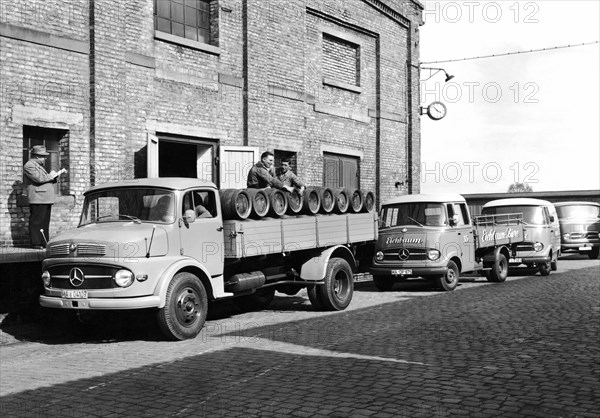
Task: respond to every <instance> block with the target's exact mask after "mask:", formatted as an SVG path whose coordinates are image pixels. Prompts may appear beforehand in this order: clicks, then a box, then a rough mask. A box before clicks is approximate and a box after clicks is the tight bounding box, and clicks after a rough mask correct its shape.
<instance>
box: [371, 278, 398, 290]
mask: <svg viewBox="0 0 600 418" xmlns="http://www.w3.org/2000/svg"><path fill="white" fill-rule="evenodd" d="M373 283H374V284H375V287H376V288H377V290H379V291H380V292H387V291H390V290H392V287H394V279H393V278H392V277H390V276H373Z"/></svg>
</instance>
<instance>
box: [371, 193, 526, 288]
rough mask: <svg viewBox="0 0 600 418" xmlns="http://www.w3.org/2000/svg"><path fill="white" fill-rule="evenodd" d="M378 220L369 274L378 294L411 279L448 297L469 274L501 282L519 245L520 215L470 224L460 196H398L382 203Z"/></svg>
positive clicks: (474, 219)
mask: <svg viewBox="0 0 600 418" xmlns="http://www.w3.org/2000/svg"><path fill="white" fill-rule="evenodd" d="M379 218H380V219H379V222H380V224H379V237H378V240H377V243H376V246H375V256H374V259H373V261H372V265H371V269H370V272H371V274H372V275H373V282H374V283H375V286H376V287H377V288H378V289H379V290H381V291H386V290H390V289H391V288H392V286H393V285H394V283H395V282H396V281H399V280H405V279H409V278H415V277H420V278H424V279H427V280H429V281H431V282H434V283H435V284H436V285H437V286H438V287H439V288H440V289H441V290H446V291H450V290H454V289H455V288H456V286H457V285H458V282H459V279H460V275H461V274H462V273H467V272H473V271H478V272H480V273H481V274H482V275H484V276H485V277H486V278H487V279H488V280H489V281H491V282H503V281H505V280H506V277H507V275H508V260H509V258H512V257H514V254H515V245H516V244H517V243H519V242H521V241H523V224H522V218H521V214H520V213H507V214H502V215H498V216H495V215H494V216H482V217H475V218H473V217H471V214H470V213H469V208H468V206H467V203H466V201H465V199H464V198H463V197H462V196H461V195H459V194H432V195H427V194H417V195H407V196H401V197H398V198H395V199H392V200H389V201H386V202H384V203H383V205H382V207H381V211H380V217H379Z"/></svg>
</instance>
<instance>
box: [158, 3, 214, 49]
mask: <svg viewBox="0 0 600 418" xmlns="http://www.w3.org/2000/svg"><path fill="white" fill-rule="evenodd" d="M154 29H156V30H157V31H159V32H165V33H169V34H171V35H175V36H179V37H181V38H186V39H190V40H192V41H198V42H203V43H207V44H209V43H210V0H154Z"/></svg>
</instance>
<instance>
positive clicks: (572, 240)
mask: <svg viewBox="0 0 600 418" xmlns="http://www.w3.org/2000/svg"><path fill="white" fill-rule="evenodd" d="M554 206H555V207H556V212H557V214H558V223H559V224H560V234H561V246H560V247H561V252H578V253H579V254H587V255H588V257H589V258H591V259H596V258H598V255H599V253H600V236H599V235H600V204H598V203H595V202H559V203H555V204H554Z"/></svg>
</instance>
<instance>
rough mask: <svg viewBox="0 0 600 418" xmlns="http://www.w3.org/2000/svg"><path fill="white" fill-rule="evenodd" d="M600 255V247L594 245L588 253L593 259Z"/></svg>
mask: <svg viewBox="0 0 600 418" xmlns="http://www.w3.org/2000/svg"><path fill="white" fill-rule="evenodd" d="M598 255H600V247H593V248H592V251H590V252H589V253H588V257H589V258H591V259H592V260H595V259H597V258H598Z"/></svg>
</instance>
